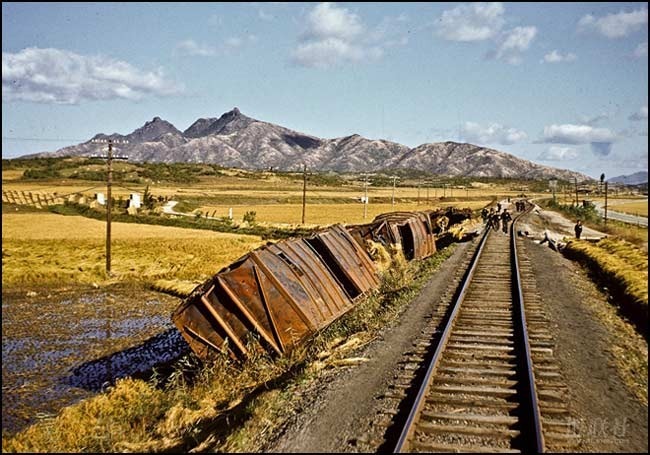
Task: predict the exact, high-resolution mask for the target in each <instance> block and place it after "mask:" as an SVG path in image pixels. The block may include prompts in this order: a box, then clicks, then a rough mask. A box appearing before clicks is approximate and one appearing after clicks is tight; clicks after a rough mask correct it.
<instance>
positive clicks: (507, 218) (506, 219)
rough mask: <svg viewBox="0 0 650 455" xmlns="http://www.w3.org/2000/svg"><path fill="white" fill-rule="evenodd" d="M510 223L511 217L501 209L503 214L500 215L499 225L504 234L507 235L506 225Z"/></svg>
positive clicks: (505, 210) (506, 210) (506, 211)
mask: <svg viewBox="0 0 650 455" xmlns="http://www.w3.org/2000/svg"><path fill="white" fill-rule="evenodd" d="M510 221H512V217H511V216H510V213H508V209H503V213H502V214H501V224H502V226H503V232H505V233H506V234H507V233H508V223H509V222H510Z"/></svg>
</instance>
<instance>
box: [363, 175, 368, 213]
mask: <svg viewBox="0 0 650 455" xmlns="http://www.w3.org/2000/svg"><path fill="white" fill-rule="evenodd" d="M363 177H364V178H363V193H364V196H363V219H364V220H365V219H366V216H367V215H368V175H367V174H365V175H364V176H363Z"/></svg>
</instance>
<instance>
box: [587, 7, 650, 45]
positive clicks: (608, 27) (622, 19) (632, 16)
mask: <svg viewBox="0 0 650 455" xmlns="http://www.w3.org/2000/svg"><path fill="white" fill-rule="evenodd" d="M647 24H648V8H640V9H638V10H635V11H632V12H630V13H626V12H623V11H621V12H620V13H616V14H608V15H607V16H603V17H600V18H596V17H594V16H592V15H591V14H587V15H586V16H583V17H582V18H581V19H580V21H579V22H578V30H580V31H589V30H593V31H596V32H597V33H600V34H601V35H603V36H606V37H607V38H622V37H624V36H627V35H629V34H630V33H633V32H635V31H637V30H640V29H642V28H643V27H644V26H647Z"/></svg>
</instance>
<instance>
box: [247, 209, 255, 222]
mask: <svg viewBox="0 0 650 455" xmlns="http://www.w3.org/2000/svg"><path fill="white" fill-rule="evenodd" d="M256 216H257V212H255V211H252V210H251V211H248V212H246V213H244V221H246V222H248V223H250V224H255V217H256Z"/></svg>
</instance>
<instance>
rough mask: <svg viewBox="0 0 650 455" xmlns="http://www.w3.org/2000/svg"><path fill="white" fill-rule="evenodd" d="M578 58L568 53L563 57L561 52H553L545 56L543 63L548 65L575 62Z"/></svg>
mask: <svg viewBox="0 0 650 455" xmlns="http://www.w3.org/2000/svg"><path fill="white" fill-rule="evenodd" d="M576 58H577V56H576V54H573V53H571V52H567V53H566V54H565V55H562V53H561V52H558V51H557V50H555V49H554V50H552V51H551V52H549V53H548V54H546V55H545V56H544V59H543V60H542V62H546V63H561V62H573V61H574V60H575V59H576Z"/></svg>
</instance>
